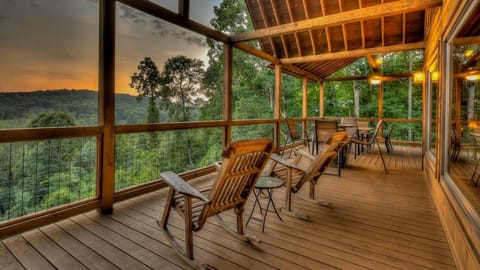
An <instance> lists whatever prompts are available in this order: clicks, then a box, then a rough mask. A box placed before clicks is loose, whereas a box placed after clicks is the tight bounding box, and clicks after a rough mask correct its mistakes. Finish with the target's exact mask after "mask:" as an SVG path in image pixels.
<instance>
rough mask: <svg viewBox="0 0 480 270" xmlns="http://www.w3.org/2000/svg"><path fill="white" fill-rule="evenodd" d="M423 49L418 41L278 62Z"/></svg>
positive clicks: (423, 42) (285, 62)
mask: <svg viewBox="0 0 480 270" xmlns="http://www.w3.org/2000/svg"><path fill="white" fill-rule="evenodd" d="M424 48H425V41H420V42H415V43H407V44H399V45H391V46H383V47H374V48H368V49H358V50H351V51H343V52H333V53H325V54H318V55H310V56H303V57H290V58H282V59H280V62H281V63H282V64H296V63H307V62H317V61H325V60H335V59H339V58H354V57H364V56H367V55H371V54H384V53H391V52H400V51H411V50H418V49H424Z"/></svg>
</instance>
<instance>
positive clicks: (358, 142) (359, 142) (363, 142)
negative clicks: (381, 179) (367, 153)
mask: <svg viewBox="0 0 480 270" xmlns="http://www.w3.org/2000/svg"><path fill="white" fill-rule="evenodd" d="M383 123H384V121H383V120H382V119H381V120H379V121H378V123H377V127H376V128H375V131H374V132H373V134H372V136H371V137H369V138H363V139H352V143H354V144H355V151H354V152H355V158H357V150H358V148H359V147H361V146H362V147H363V146H366V148H367V150H368V149H370V148H371V147H372V146H373V145H374V144H376V145H377V150H378V154H379V155H380V158H381V159H382V163H383V170H384V172H385V174H387V165H386V164H385V159H384V158H383V154H382V149H381V148H380V143H379V140H380V139H381V136H380V137H378V136H379V134H381V133H380V132H381V131H380V130H381V129H382V127H383ZM379 138H380V139H379Z"/></svg>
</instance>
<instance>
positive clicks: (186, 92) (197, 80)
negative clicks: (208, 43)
mask: <svg viewBox="0 0 480 270" xmlns="http://www.w3.org/2000/svg"><path fill="white" fill-rule="evenodd" d="M204 73H205V70H204V69H203V62H202V61H201V60H199V59H190V58H188V57H185V56H183V55H178V56H174V57H172V58H169V59H167V61H165V64H164V66H163V71H162V73H161V74H160V78H161V80H160V82H161V83H160V85H161V91H160V96H161V97H162V105H164V106H165V108H167V109H168V111H169V116H170V118H171V119H173V120H175V121H191V120H193V115H192V114H193V112H194V111H195V110H196V109H197V108H198V107H200V106H202V104H203V103H205V91H204V90H203V87H202V85H201V83H202V81H203V77H204Z"/></svg>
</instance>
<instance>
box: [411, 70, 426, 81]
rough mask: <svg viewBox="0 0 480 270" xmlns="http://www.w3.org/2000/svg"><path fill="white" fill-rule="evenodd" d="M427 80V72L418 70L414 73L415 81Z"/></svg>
mask: <svg viewBox="0 0 480 270" xmlns="http://www.w3.org/2000/svg"><path fill="white" fill-rule="evenodd" d="M423 81H425V73H423V72H421V71H417V72H415V73H413V83H423Z"/></svg>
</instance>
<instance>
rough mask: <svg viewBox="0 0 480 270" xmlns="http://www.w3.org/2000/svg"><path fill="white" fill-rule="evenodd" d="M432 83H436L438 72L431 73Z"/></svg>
mask: <svg viewBox="0 0 480 270" xmlns="http://www.w3.org/2000/svg"><path fill="white" fill-rule="evenodd" d="M432 82H438V71H434V72H432Z"/></svg>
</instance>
